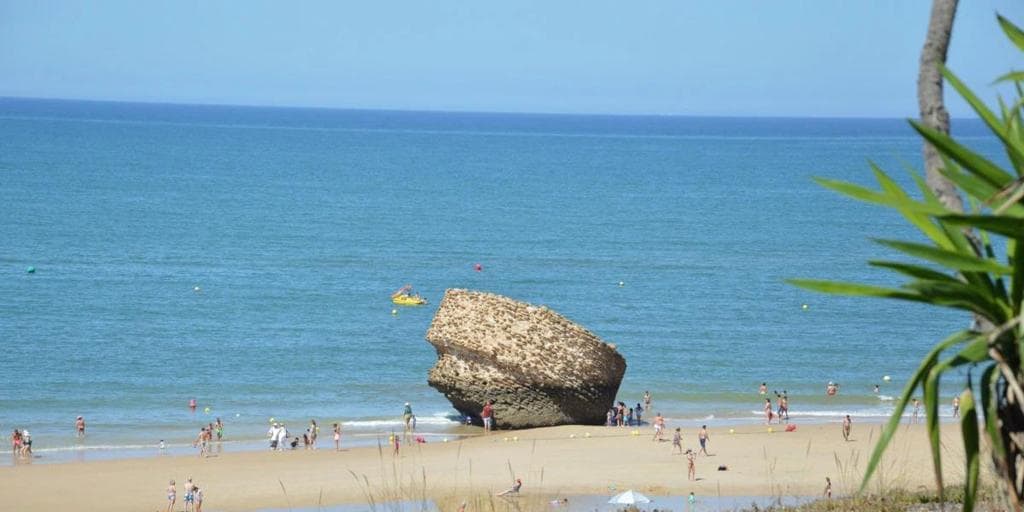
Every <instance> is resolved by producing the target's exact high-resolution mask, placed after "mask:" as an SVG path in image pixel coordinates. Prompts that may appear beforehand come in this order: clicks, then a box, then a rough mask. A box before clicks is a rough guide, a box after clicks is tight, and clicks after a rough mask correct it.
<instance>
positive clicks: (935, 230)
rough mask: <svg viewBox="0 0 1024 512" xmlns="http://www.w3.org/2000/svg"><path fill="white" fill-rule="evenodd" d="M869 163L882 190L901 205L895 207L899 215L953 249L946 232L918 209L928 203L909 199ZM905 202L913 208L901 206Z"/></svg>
mask: <svg viewBox="0 0 1024 512" xmlns="http://www.w3.org/2000/svg"><path fill="white" fill-rule="evenodd" d="M870 165H871V171H872V172H874V173H875V179H876V180H878V184H879V186H881V187H882V190H884V191H885V192H886V193H887V194H888V195H889V196H890V197H893V198H895V199H896V200H897V201H899V203H900V204H901V206H897V207H896V209H897V210H899V212H900V214H901V215H903V218H905V219H907V221H909V222H910V223H911V224H913V225H914V226H916V227H917V229H918V230H920V231H921V232H922V233H924V235H925V236H927V237H928V238H930V239H931V240H932V241H933V242H935V245H937V246H939V247H942V248H943V249H953V248H954V247H953V243H952V242H950V240H949V238H947V237H946V233H944V232H943V231H942V228H940V227H939V226H936V225H935V223H934V222H933V221H932V219H931V217H929V216H928V215H927V214H923V213H921V212H920V209H923V208H927V207H928V206H929V205H928V204H927V203H919V202H917V201H914V200H913V199H911V198H910V196H908V195H907V193H906V192H904V191H903V188H902V187H900V186H899V185H898V184H897V183H896V182H895V181H893V179H892V178H890V177H889V175H888V174H886V173H885V171H883V170H882V169H880V168H879V167H878V166H877V165H875V164H874V163H873V162H872V163H870ZM906 204H913V205H914V207H915V208H909V207H906V206H902V205H906Z"/></svg>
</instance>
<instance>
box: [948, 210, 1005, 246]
mask: <svg viewBox="0 0 1024 512" xmlns="http://www.w3.org/2000/svg"><path fill="white" fill-rule="evenodd" d="M939 218H940V219H942V220H943V221H945V222H949V223H951V224H957V225H960V226H970V227H973V228H977V229H981V230H985V231H988V232H990V233H995V234H997V235H1003V236H1005V237H1009V238H1015V239H1017V240H1024V218H1020V217H1010V216H1006V215H943V216H941V217H939Z"/></svg>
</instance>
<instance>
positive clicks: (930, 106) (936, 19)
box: [917, 0, 964, 212]
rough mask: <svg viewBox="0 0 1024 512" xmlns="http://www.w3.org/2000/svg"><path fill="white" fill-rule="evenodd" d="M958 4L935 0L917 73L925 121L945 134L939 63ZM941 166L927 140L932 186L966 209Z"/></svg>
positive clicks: (946, 117) (950, 202) (951, 0)
mask: <svg viewBox="0 0 1024 512" xmlns="http://www.w3.org/2000/svg"><path fill="white" fill-rule="evenodd" d="M956 5H957V0H933V2H932V13H931V17H930V18H929V20H928V35H927V36H926V37H925V40H924V48H922V49H921V64H920V69H919V71H918V75H917V103H918V107H919V108H920V110H921V122H922V123H924V124H925V125H926V126H930V127H931V128H934V129H935V130H938V131H940V132H942V133H949V112H947V111H946V106H945V103H943V100H942V72H941V70H940V68H939V66H940V64H945V63H946V51H947V50H948V49H949V39H950V36H951V35H952V33H953V18H954V17H955V16H956ZM941 168H942V159H941V158H939V154H938V152H936V151H935V148H934V147H932V145H931V144H928V143H927V142H925V143H924V169H925V181H926V182H927V183H928V187H929V188H931V189H932V191H933V192H935V195H937V196H938V198H939V201H941V202H942V204H943V205H945V206H946V208H949V209H950V210H953V211H958V212H962V211H964V203H963V201H962V200H961V199H960V195H959V194H958V193H957V191H956V187H955V186H954V185H953V183H952V182H950V181H949V180H948V179H946V177H945V176H943V175H942V173H941V172H940V169H941Z"/></svg>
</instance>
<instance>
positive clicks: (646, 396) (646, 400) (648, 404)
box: [644, 391, 651, 411]
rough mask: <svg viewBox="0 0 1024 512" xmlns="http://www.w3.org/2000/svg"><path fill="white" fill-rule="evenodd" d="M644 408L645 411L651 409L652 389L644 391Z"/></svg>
mask: <svg viewBox="0 0 1024 512" xmlns="http://www.w3.org/2000/svg"><path fill="white" fill-rule="evenodd" d="M644 410H645V411H649V410H651V392H650V391H644Z"/></svg>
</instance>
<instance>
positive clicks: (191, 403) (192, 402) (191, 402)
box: [188, 398, 196, 412]
mask: <svg viewBox="0 0 1024 512" xmlns="http://www.w3.org/2000/svg"><path fill="white" fill-rule="evenodd" d="M188 408H189V409H192V412H196V399H195V398H193V399H191V400H189V401H188Z"/></svg>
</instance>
